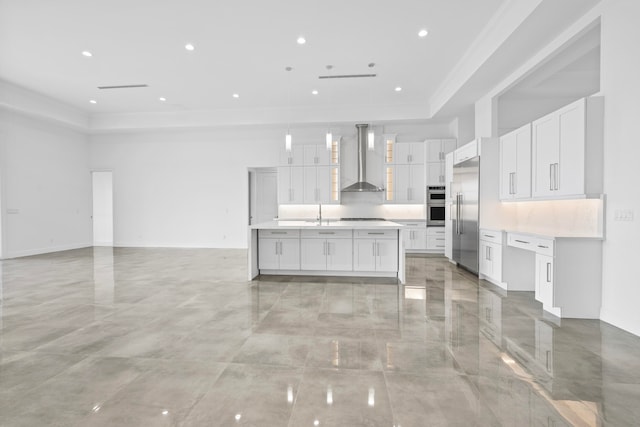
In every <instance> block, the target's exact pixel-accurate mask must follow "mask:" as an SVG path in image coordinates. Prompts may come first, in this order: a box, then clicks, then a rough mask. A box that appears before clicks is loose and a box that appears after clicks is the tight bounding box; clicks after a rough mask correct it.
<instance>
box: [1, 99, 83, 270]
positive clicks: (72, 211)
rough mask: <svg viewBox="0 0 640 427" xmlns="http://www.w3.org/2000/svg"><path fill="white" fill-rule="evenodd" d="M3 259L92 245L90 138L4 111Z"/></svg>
mask: <svg viewBox="0 0 640 427" xmlns="http://www.w3.org/2000/svg"><path fill="white" fill-rule="evenodd" d="M0 134H1V135H2V140H1V141H0V144H1V146H0V169H1V170H2V173H3V176H2V181H3V187H2V190H3V191H2V199H3V200H2V207H3V210H2V215H3V217H4V218H3V220H4V221H3V225H4V227H3V232H4V236H3V237H4V245H5V246H4V251H3V256H4V257H5V258H10V257H16V256H23V255H32V254H37V253H44V252H53V251H57V250H64V249H71V248H78V247H84V246H90V245H91V176H90V174H89V168H88V145H87V137H86V136H85V135H83V134H82V133H79V132H76V131H74V130H70V129H69V128H66V127H61V126H59V125H56V124H54V123H52V122H44V121H41V120H39V119H36V118H31V117H27V116H23V115H20V114H17V113H14V112H11V111H8V110H5V109H2V110H0Z"/></svg>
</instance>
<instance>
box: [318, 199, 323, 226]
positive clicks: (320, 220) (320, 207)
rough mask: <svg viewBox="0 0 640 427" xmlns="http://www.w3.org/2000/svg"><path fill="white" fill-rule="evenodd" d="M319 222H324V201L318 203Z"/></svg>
mask: <svg viewBox="0 0 640 427" xmlns="http://www.w3.org/2000/svg"><path fill="white" fill-rule="evenodd" d="M318 222H319V223H322V203H318Z"/></svg>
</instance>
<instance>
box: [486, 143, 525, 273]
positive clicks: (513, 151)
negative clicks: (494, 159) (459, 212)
mask: <svg viewBox="0 0 640 427" xmlns="http://www.w3.org/2000/svg"><path fill="white" fill-rule="evenodd" d="M517 152H518V149H517V146H516V133H515V131H514V132H510V133H508V134H506V135H503V136H502V137H501V138H500V199H501V200H509V199H512V198H513V194H514V191H515V190H514V185H515V183H514V180H515V175H516V164H517ZM483 274H484V273H483Z"/></svg>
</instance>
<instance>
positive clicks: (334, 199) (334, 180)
mask: <svg viewBox="0 0 640 427" xmlns="http://www.w3.org/2000/svg"><path fill="white" fill-rule="evenodd" d="M303 169H304V192H303V193H304V195H303V199H304V200H303V201H304V203H306V204H318V203H322V204H330V203H340V176H339V168H338V167H337V166H306V167H304V168H303Z"/></svg>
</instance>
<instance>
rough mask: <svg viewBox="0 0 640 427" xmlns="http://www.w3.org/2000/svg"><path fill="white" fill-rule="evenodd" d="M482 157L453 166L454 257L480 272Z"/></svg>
mask: <svg viewBox="0 0 640 427" xmlns="http://www.w3.org/2000/svg"><path fill="white" fill-rule="evenodd" d="M479 182H480V157H473V158H471V159H469V160H465V161H464V162H462V163H458V164H457V165H454V166H453V183H452V187H451V189H452V195H453V204H452V211H451V220H452V226H453V227H452V228H453V231H452V233H453V242H452V245H453V260H454V261H455V262H456V263H458V265H460V266H461V267H464V268H465V269H467V270H469V271H471V272H473V273H475V274H478V235H479V228H478V221H479V209H478V208H479V192H480V187H479Z"/></svg>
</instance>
